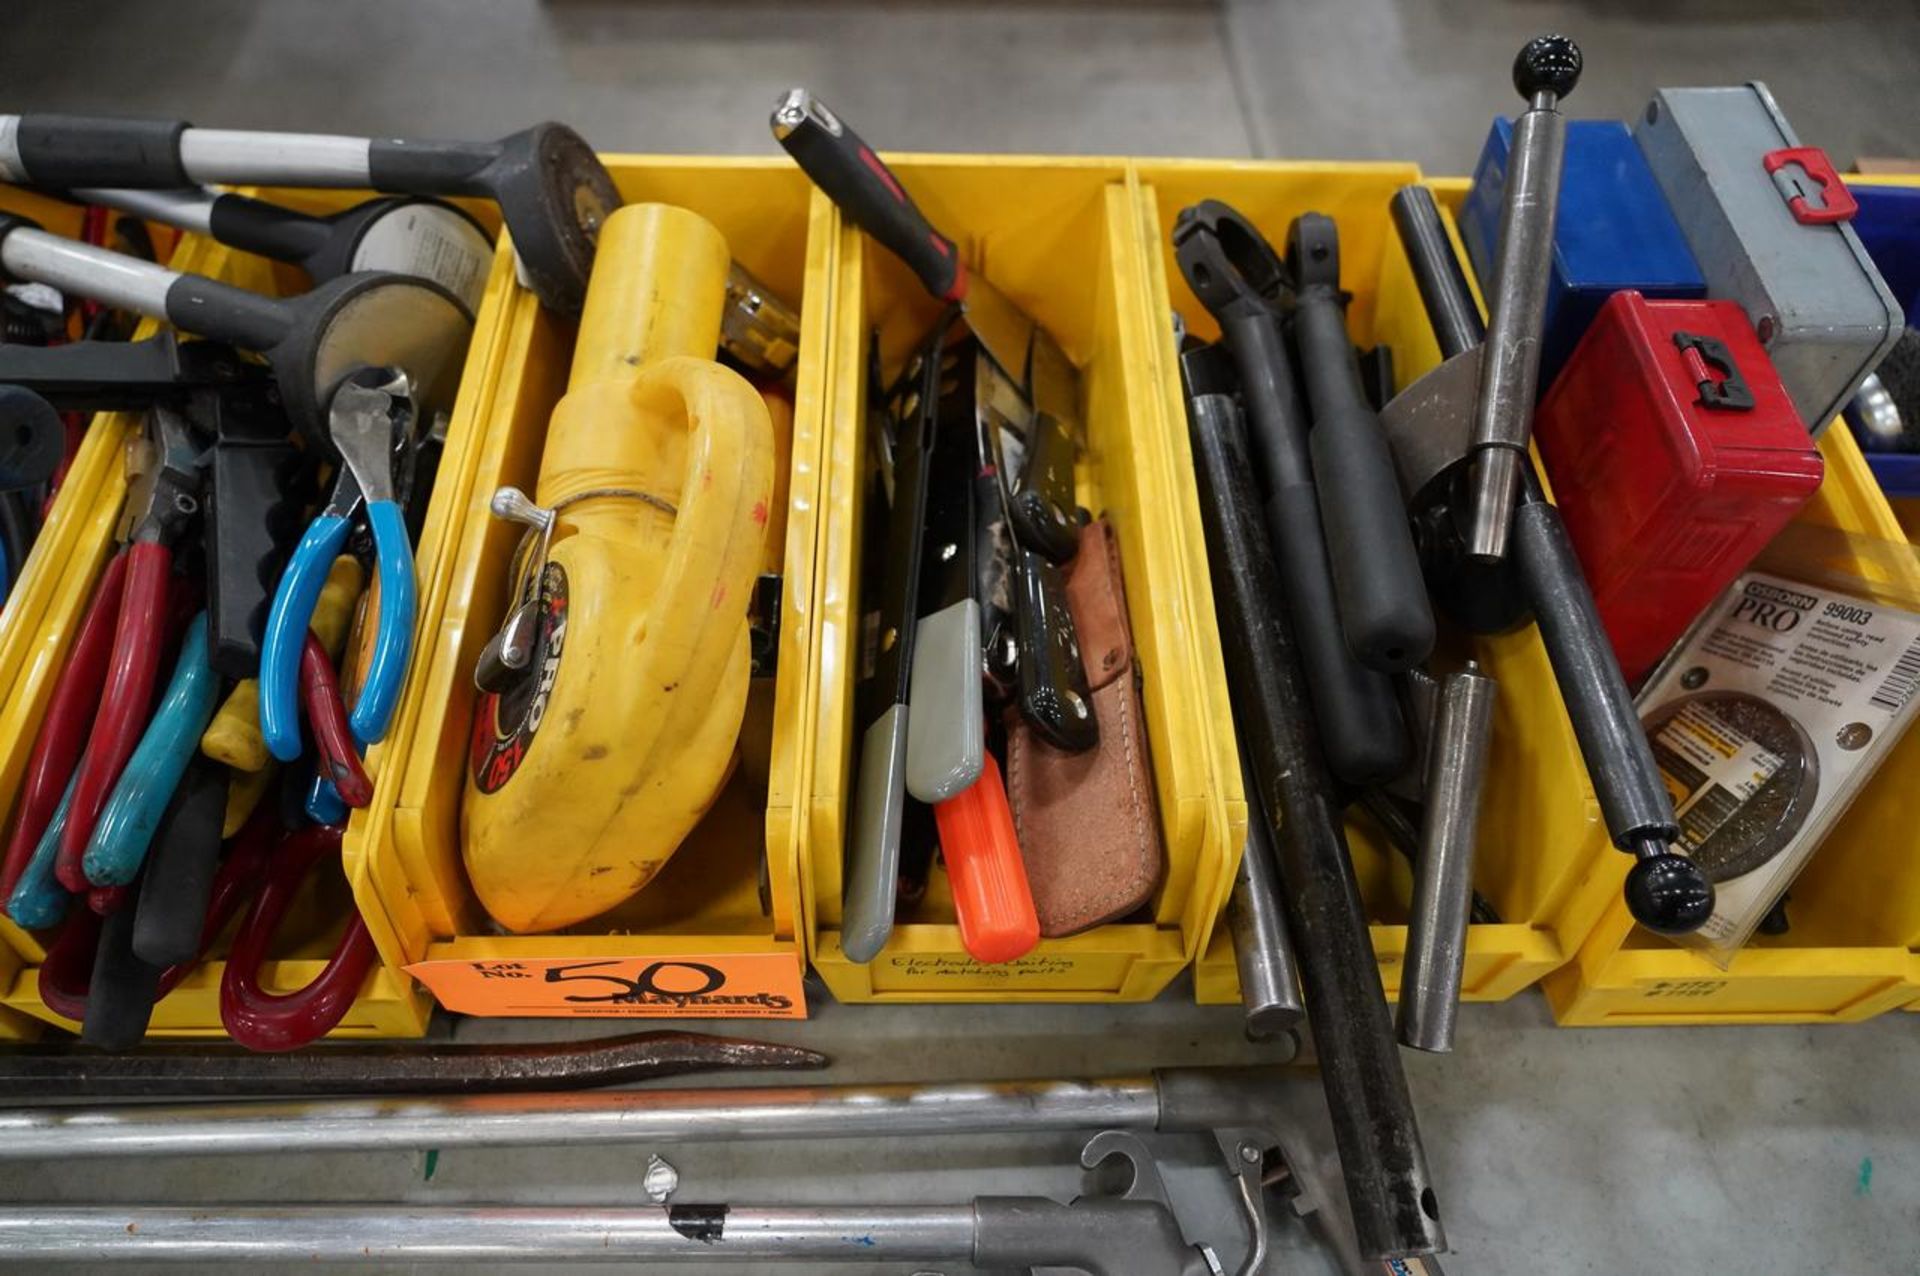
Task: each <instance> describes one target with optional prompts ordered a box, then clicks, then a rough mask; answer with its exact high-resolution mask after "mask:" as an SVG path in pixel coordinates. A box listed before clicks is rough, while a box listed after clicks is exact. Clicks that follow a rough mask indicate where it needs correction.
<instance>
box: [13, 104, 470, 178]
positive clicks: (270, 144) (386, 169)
mask: <svg viewBox="0 0 1920 1276" xmlns="http://www.w3.org/2000/svg"><path fill="white" fill-rule="evenodd" d="M504 149H505V144H504V143H503V142H420V141H409V140H406V139H401V138H379V139H375V138H366V137H347V136H342V135H340V134H332V133H270V132H255V131H249V130H242V129H211V128H194V127H192V126H191V125H189V124H187V123H186V122H185V121H184V120H142V119H112V118H106V117H100V116H86V115H55V114H44V115H0V179H5V180H7V181H15V182H27V183H31V184H33V185H36V186H50V187H55V188H61V189H70V188H73V187H112V186H127V187H145V188H148V189H154V188H159V189H177V188H179V187H183V186H198V185H200V184H202V183H205V182H219V183H224V184H227V185H234V186H313V187H341V188H346V187H359V186H371V187H374V188H376V189H382V190H394V189H412V188H414V187H431V188H433V192H432V193H447V194H468V193H479V194H484V193H486V192H484V191H478V192H476V191H473V190H472V189H471V184H472V181H473V179H474V177H475V175H476V174H478V173H479V172H480V171H481V170H483V169H485V168H486V167H487V166H488V165H490V164H492V163H494V162H495V161H496V160H498V159H499V158H500V156H501V154H502V152H503V150H504ZM423 193H424V192H423Z"/></svg>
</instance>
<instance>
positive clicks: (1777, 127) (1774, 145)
mask: <svg viewBox="0 0 1920 1276" xmlns="http://www.w3.org/2000/svg"><path fill="white" fill-rule="evenodd" d="M1634 137H1635V139H1636V140H1637V141H1638V142H1639V143H1640V150H1641V152H1642V153H1643V154H1645V156H1646V157H1647V163H1648V164H1649V166H1651V167H1652V169H1653V175H1654V177H1655V179H1656V180H1658V181H1659V183H1660V187H1661V189H1662V190H1663V191H1664V192H1665V193H1666V197H1667V202H1668V203H1669V204H1670V205H1672V207H1673V213H1674V216H1675V217H1676V218H1677V219H1678V220H1679V222H1680V229H1681V230H1682V231H1683V232H1684V233H1685V235H1686V237H1687V243H1688V245H1689V246H1690V247H1691V248H1692V249H1693V255H1694V257H1695V258H1696V259H1697V260H1698V261H1699V263H1700V271H1701V273H1702V274H1703V275H1704V276H1705V277H1706V281H1707V295H1708V296H1709V297H1722V298H1726V299H1727V300H1729V301H1735V302H1738V303H1740V305H1741V306H1742V307H1744V308H1745V310H1746V312H1747V317H1748V318H1750V319H1751V320H1752V321H1753V325H1754V328H1755V329H1756V330H1757V331H1758V333H1759V335H1760V342H1761V344H1762V345H1763V346H1765V347H1766V350H1767V353H1768V355H1769V356H1770V357H1771V358H1772V360H1773V364H1774V367H1775V368H1776V369H1777V370H1778V371H1779V373H1780V380H1781V381H1782V383H1784V384H1785V385H1786V387H1787V392H1788V394H1789V395H1791V396H1792V398H1793V404H1794V407H1795V408H1796V409H1798V410H1799V412H1800V415H1801V416H1802V417H1803V418H1804V419H1805V420H1806V422H1807V426H1808V428H1809V429H1811V430H1812V431H1814V432H1815V433H1816V434H1817V433H1819V432H1820V431H1821V430H1824V429H1825V428H1826V427H1827V423H1828V422H1830V421H1831V420H1833V418H1834V417H1835V416H1836V415H1837V414H1838V413H1839V411H1840V409H1841V408H1842V407H1844V406H1845V405H1846V402H1847V400H1849V399H1851V398H1852V397H1853V394H1854V392H1855V391H1856V390H1858V389H1859V388H1860V382H1861V381H1862V380H1863V379H1865V377H1866V375H1867V374H1868V373H1869V372H1871V371H1873V369H1874V367H1875V366H1876V365H1878V364H1879V362H1880V359H1881V356H1883V355H1885V354H1886V352H1887V351H1888V350H1889V349H1891V348H1892V346H1893V343H1894V342H1895V341H1896V340H1898V339H1899V336H1900V330H1901V328H1902V326H1903V325H1904V322H1905V321H1904V319H1903V318H1902V316H1901V314H1900V304H1899V303H1898V302H1897V301H1895V300H1894V298H1893V294H1892V292H1890V291H1889V290H1888V288H1887V285H1886V283H1885V282H1884V281H1883V280H1882V279H1881V278H1880V272H1879V271H1877V270H1875V269H1874V266H1873V261H1872V259H1870V258H1869V257H1868V256H1867V253H1866V249H1864V248H1863V247H1861V245H1860V238H1859V236H1857V235H1855V234H1854V232H1853V228H1852V227H1851V226H1849V225H1847V219H1848V218H1849V217H1850V216H1851V215H1852V209H1853V197H1852V196H1851V195H1850V194H1848V193H1847V189H1846V187H1845V185H1844V184H1842V182H1841V181H1840V178H1839V176H1838V175H1837V174H1836V173H1835V172H1834V171H1833V165H1832V164H1831V163H1829V162H1828V160H1827V157H1826V154H1825V153H1824V152H1822V151H1820V150H1819V149H1818V148H1816V147H1803V146H1801V145H1800V140H1799V139H1798V138H1797V137H1795V136H1794V132H1793V126H1792V125H1790V124H1788V123H1787V120H1786V117H1785V116H1784V115H1782V114H1781V113H1780V106H1779V104H1778V103H1776V102H1775V101H1774V100H1773V94H1771V93H1769V92H1767V86H1766V85H1764V84H1759V83H1754V84H1746V85H1741V86H1738V87H1728V88H1708V89H1660V90H1659V91H1657V92H1656V93H1655V94H1654V95H1653V101H1651V102H1649V103H1648V104H1647V109H1646V110H1645V112H1643V113H1642V114H1641V116H1640V119H1639V122H1638V123H1637V124H1636V125H1635V127H1634Z"/></svg>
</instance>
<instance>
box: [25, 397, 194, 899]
mask: <svg viewBox="0 0 1920 1276" xmlns="http://www.w3.org/2000/svg"><path fill="white" fill-rule="evenodd" d="M147 422H148V431H147V437H146V439H145V440H143V441H142V443H141V444H139V445H136V446H137V447H138V448H139V451H137V452H136V453H135V454H134V456H133V458H131V459H130V461H129V468H130V469H131V471H132V474H133V477H132V480H131V482H130V484H129V487H128V490H127V506H126V510H125V512H124V513H123V514H122V516H121V539H122V540H123V541H125V543H126V548H125V549H124V550H122V551H121V552H120V554H119V555H117V556H116V560H115V563H116V564H119V563H121V562H124V566H121V567H120V570H119V571H117V572H116V571H115V570H114V566H113V565H109V568H108V573H107V575H106V576H105V577H104V578H102V580H101V588H100V591H99V592H98V593H97V594H96V595H95V598H94V605H95V607H100V606H106V607H111V608H113V609H114V610H115V611H116V612H117V615H116V618H115V622H114V631H113V646H112V650H111V651H110V653H109V654H108V656H107V664H106V678H105V682H104V685H103V686H102V689H101V692H100V700H99V714H98V716H97V717H96V718H95V720H94V722H93V728H92V731H91V733H90V734H89V735H88V736H87V745H86V749H85V751H84V752H83V753H82V754H81V755H80V760H79V765H78V766H77V768H76V769H75V771H74V777H73V802H72V806H71V808H70V809H69V811H68V815H67V823H66V827H65V828H64V829H63V830H61V835H60V855H59V858H58V860H57V861H56V862H55V865H54V873H55V875H56V876H57V877H58V878H59V880H60V884H61V885H63V886H65V887H66V888H67V889H68V890H70V891H75V892H84V891H86V890H88V889H89V888H90V884H89V883H88V881H87V878H86V873H85V871H84V870H83V869H82V867H81V857H82V856H83V855H84V854H85V852H86V849H87V841H88V839H89V838H91V837H92V836H93V826H94V824H95V822H96V821H97V820H98V819H99V818H100V811H101V808H102V807H104V806H105V805H106V801H107V795H108V794H109V793H110V792H111V791H112V789H113V785H114V781H116V780H118V779H119V778H120V771H121V769H122V768H123V767H125V766H126V764H127V758H128V756H129V755H130V754H132V752H133V748H134V746H135V745H136V744H138V743H139V742H140V733H141V731H142V730H143V728H144V727H145V726H146V722H147V719H148V717H149V716H150V714H151V712H152V709H153V687H154V681H155V679H156V677H157V675H158V672H159V668H160V655H161V649H162V648H163V647H164V646H165V645H166V643H165V641H164V640H165V637H166V628H167V619H168V614H169V609H168V599H167V593H168V583H169V580H170V579H171V577H172V575H173V547H174V545H176V544H177V543H178V542H179V541H180V539H181V538H182V537H183V536H184V535H185V534H186V532H187V530H188V529H189V528H190V527H191V526H192V525H193V524H194V523H195V521H196V520H197V519H198V517H199V514H200V489H201V484H202V481H203V477H204V475H203V471H202V469H201V463H200V462H201V451H200V448H199V446H198V444H197V442H196V441H195V439H194V434H193V429H192V427H191V426H190V425H188V423H187V419H186V418H185V417H184V416H182V415H181V414H180V413H178V412H176V411H175V410H173V409H172V408H165V407H156V408H153V409H152V410H151V411H150V412H149V413H148V416H147ZM116 591H117V595H118V596H117V598H116V597H115V596H114V595H115V593H116ZM67 729H69V730H70V729H71V728H67Z"/></svg>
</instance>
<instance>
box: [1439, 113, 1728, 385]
mask: <svg viewBox="0 0 1920 1276" xmlns="http://www.w3.org/2000/svg"><path fill="white" fill-rule="evenodd" d="M1512 140H1513V122H1512V121H1511V120H1508V119H1505V118H1500V119H1496V120H1494V122H1493V127H1492V129H1490V130H1489V131H1488V133H1487V144H1486V146H1485V147H1484V148H1482V150H1481V152H1480V162H1479V163H1478V164H1477V165H1475V166H1474V170H1473V188H1472V189H1471V190H1470V191H1468V192H1467V199H1466V203H1465V204H1463V205H1462V206H1461V209H1460V237H1461V239H1463V240H1464V241H1465V242H1466V247H1467V257H1468V259H1469V260H1471V261H1472V263H1473V270H1474V273H1475V274H1476V275H1478V276H1479V278H1480V286H1481V289H1482V291H1484V292H1488V293H1491V292H1492V290H1493V268H1494V249H1495V245H1496V244H1497V243H1498V242H1499V238H1500V204H1501V201H1502V200H1503V199H1504V198H1505V196H1506V187H1507V148H1508V146H1509V145H1510V144H1511V142H1512ZM1553 238H1554V245H1553V282H1552V284H1551V285H1550V286H1549V289H1548V292H1547V315H1546V327H1545V329H1544V331H1543V332H1542V334H1541V338H1542V340H1541V345H1540V392H1541V393H1542V394H1545V393H1546V390H1547V387H1548V386H1550V385H1552V384H1553V378H1554V377H1555V376H1557V375H1558V374H1559V372H1560V368H1561V365H1562V364H1564V363H1566V361H1567V357H1568V356H1569V355H1571V354H1572V353H1573V348H1574V347H1575V346H1576V345H1578V344H1579V343H1580V338H1581V336H1582V335H1583V334H1584V333H1585V332H1586V330H1587V326H1588V325H1589V324H1591V323H1592V322H1593V317H1594V316H1595V315H1597V314H1599V313H1600V307H1601V306H1603V305H1605V304H1606V300H1607V298H1608V297H1611V296H1612V295H1613V294H1614V293H1616V292H1620V291H1623V290H1624V289H1628V288H1632V289H1634V290H1636V291H1638V292H1640V293H1641V294H1643V295H1645V296H1646V297H1648V298H1653V299H1673V298H1677V299H1686V298H1691V297H1704V296H1705V295H1706V291H1707V285H1706V280H1705V279H1703V278H1702V277H1701V275H1700V267H1699V266H1698V265H1697V264H1695V262H1694V259H1693V252H1692V250H1691V249H1689V248H1688V247H1687V240H1686V237H1685V236H1684V235H1682V234H1681V233H1680V224H1679V223H1678V222H1676V221H1675V220H1674V218H1673V213H1672V212H1671V211H1670V210H1669V209H1668V208H1667V200H1666V196H1665V195H1663V194H1661V191H1660V186H1659V183H1657V182H1656V181H1654V178H1653V170H1651V169H1649V168H1648V167H1647V161H1646V159H1645V157H1643V156H1642V155H1641V154H1640V148H1639V146H1638V145H1636V144H1635V142H1634V140H1633V134H1632V133H1631V132H1629V131H1628V130H1627V126H1626V125H1625V124H1623V123H1621V122H1620V121H1618V120H1569V121H1568V123H1567V158H1566V166H1565V168H1564V169H1563V170H1562V173H1561V178H1560V211H1559V217H1558V219H1557V220H1556V222H1555V226H1554V236H1553Z"/></svg>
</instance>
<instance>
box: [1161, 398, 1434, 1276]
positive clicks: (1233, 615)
mask: <svg viewBox="0 0 1920 1276" xmlns="http://www.w3.org/2000/svg"><path fill="white" fill-rule="evenodd" d="M1188 410H1189V414H1190V420H1189V426H1190V432H1191V436H1192V440H1193V453H1194V472H1195V477H1196V479H1197V480H1198V486H1199V490H1200V511H1201V521H1202V523H1203V525H1204V527H1205V529H1206V540H1207V558H1208V565H1209V567H1210V569H1211V574H1212V578H1213V591H1214V599H1215V603H1216V606H1217V608H1218V610H1219V621H1220V636H1221V645H1222V647H1223V648H1224V649H1225V653H1226V658H1227V675H1228V686H1229V688H1230V689H1231V690H1232V691H1233V693H1234V698H1235V713H1234V719H1235V727H1236V729H1237V730H1238V731H1239V732H1240V733H1241V734H1242V736H1243V738H1244V739H1245V740H1246V742H1247V745H1246V747H1247V756H1248V759H1249V760H1250V762H1251V764H1252V771H1253V775H1254V778H1255V780H1256V784H1255V789H1256V791H1257V792H1258V793H1259V795H1260V798H1261V801H1262V803H1263V808H1264V810H1265V813H1266V815H1267V817H1268V826H1269V830H1270V831H1271V832H1272V834H1273V838H1274V845H1275V846H1276V848H1278V852H1279V854H1278V857H1277V863H1278V869H1279V875H1280V879H1281V882H1282V884H1283V885H1284V886H1285V890H1284V892H1283V893H1282V899H1283V901H1284V903H1285V906H1286V910H1287V923H1288V929H1289V931H1290V932H1291V934H1292V935H1293V937H1294V939H1295V941H1296V942H1297V943H1298V945H1299V958H1300V974H1301V983H1302V986H1303V991H1304V993H1305V997H1306V1004H1307V1013H1308V1017H1309V1019H1310V1021H1311V1022H1312V1024H1313V1033H1314V1042H1315V1044H1316V1045H1317V1046H1318V1048H1319V1052H1320V1064H1321V1066H1320V1078H1321V1084H1322V1086H1323V1087H1324V1089H1325V1091H1326V1096H1327V1109H1328V1112H1329V1114H1330V1115H1331V1117H1332V1121H1333V1129H1334V1138H1335V1141H1336V1143H1337V1145H1338V1148H1339V1153H1340V1167H1341V1172H1342V1175H1343V1177H1344V1179H1345V1182H1346V1189H1347V1198H1348V1201H1349V1202H1350V1204H1351V1205H1352V1208H1353V1219H1354V1230H1355V1232H1356V1233H1357V1235H1358V1236H1359V1240H1360V1247H1361V1250H1362V1251H1363V1252H1364V1253H1365V1254H1367V1255H1368V1256H1369V1257H1372V1258H1392V1257H1404V1256H1409V1255H1416V1254H1426V1253H1432V1252H1433V1251H1435V1250H1439V1249H1444V1248H1445V1238H1444V1236H1443V1234H1442V1232H1441V1228H1440V1222H1439V1206H1438V1203H1437V1202H1436V1200H1435V1197H1434V1193H1433V1187H1432V1183H1431V1180H1430V1178H1429V1177H1428V1173H1427V1164H1426V1153H1425V1152H1424V1150H1423V1149H1422V1148H1421V1144H1420V1131H1419V1128H1418V1125H1417V1124H1416V1122H1415V1119H1414V1113H1413V1101H1412V1099H1411V1097H1410V1096H1409V1095H1408V1093H1407V1080H1406V1075H1405V1073H1404V1072H1403V1071H1402V1070H1401V1066H1400V1055H1399V1052H1398V1050H1397V1049H1396V1048H1395V1046H1394V1042H1393V1026H1392V1024H1391V1023H1390V1022H1389V1020H1388V1017H1387V1008H1386V993H1385V990H1384V989H1383V988H1382V986H1381V982H1380V968H1379V964H1378V962H1377V961H1376V959H1375V957H1374V953H1373V945H1372V943H1371V939H1370V937H1369V935H1368V932H1367V920H1366V914H1365V911H1364V909H1363V906H1362V904H1361V901H1360V887H1359V883H1358V881H1357V880H1356V879H1355V877H1354V872H1353V863H1352V860H1351V858H1350V856H1349V854H1348V851H1347V846H1346V839H1345V836H1344V834H1343V833H1342V831H1341V826H1340V818H1339V812H1338V809H1337V807H1336V805H1335V802H1334V797H1333V785H1332V779H1331V777H1330V776H1329V775H1328V773H1327V768H1326V763H1325V760H1324V759H1323V758H1322V757H1321V755H1320V752H1319V750H1318V749H1317V748H1316V747H1315V745H1314V736H1313V730H1314V721H1313V711H1312V709H1311V707H1310V705H1309V703H1308V700H1307V686H1306V678H1305V676H1304V675H1303V673H1302V671H1301V667H1300V663H1299V656H1298V653H1297V649H1296V647H1295V645H1294V639H1293V634H1292V632H1291V630H1290V628H1289V626H1288V624H1287V621H1286V617H1287V615H1288V610H1287V606H1286V604H1287V599H1286V596H1285V590H1284V589H1283V587H1282V585H1281V577H1280V570H1279V566H1278V564H1277V563H1276V562H1275V561H1274V556H1273V549H1272V547H1271V546H1270V545H1269V543H1268V541H1267V537H1266V535H1265V534H1264V530H1265V529H1264V525H1263V524H1264V518H1263V515H1262V512H1261V509H1260V503H1259V498H1258V496H1257V495H1256V494H1255V493H1254V490H1253V484H1252V480H1251V477H1250V476H1251V467H1250V462H1249V459H1248V456H1247V445H1246V439H1245V437H1244V434H1243V431H1242V428H1241V424H1240V419H1239V411H1238V408H1237V407H1236V406H1235V404H1234V402H1233V400H1232V399H1230V398H1228V397H1226V396H1224V395H1214V394H1200V395H1195V396H1193V397H1192V398H1191V399H1190V400H1189V402H1188Z"/></svg>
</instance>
